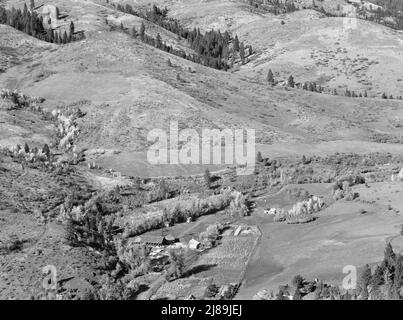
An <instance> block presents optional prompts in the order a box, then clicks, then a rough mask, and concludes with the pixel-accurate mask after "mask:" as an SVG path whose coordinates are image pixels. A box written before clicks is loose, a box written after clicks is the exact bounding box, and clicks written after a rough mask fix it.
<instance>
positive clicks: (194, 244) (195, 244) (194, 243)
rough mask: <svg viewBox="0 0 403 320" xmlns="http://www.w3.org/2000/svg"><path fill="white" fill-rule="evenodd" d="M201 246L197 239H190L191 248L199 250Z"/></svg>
mask: <svg viewBox="0 0 403 320" xmlns="http://www.w3.org/2000/svg"><path fill="white" fill-rule="evenodd" d="M199 248H200V242H199V241H197V240H195V239H190V240H189V249H192V250H197V249H199Z"/></svg>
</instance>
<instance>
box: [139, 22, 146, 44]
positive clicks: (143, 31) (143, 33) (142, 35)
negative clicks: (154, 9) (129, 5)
mask: <svg viewBox="0 0 403 320" xmlns="http://www.w3.org/2000/svg"><path fill="white" fill-rule="evenodd" d="M145 31H146V26H145V25H144V22H142V23H141V26H140V39H141V41H144V36H145Z"/></svg>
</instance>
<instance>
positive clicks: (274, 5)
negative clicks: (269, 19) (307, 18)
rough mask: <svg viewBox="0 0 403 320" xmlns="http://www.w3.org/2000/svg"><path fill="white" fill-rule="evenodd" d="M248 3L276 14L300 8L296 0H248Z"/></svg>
mask: <svg viewBox="0 0 403 320" xmlns="http://www.w3.org/2000/svg"><path fill="white" fill-rule="evenodd" d="M248 3H249V5H251V6H253V7H255V8H260V9H263V10H265V11H267V12H270V13H273V14H275V15H278V14H283V13H288V12H294V11H297V10H299V8H298V7H297V6H296V5H295V4H294V1H280V0H248Z"/></svg>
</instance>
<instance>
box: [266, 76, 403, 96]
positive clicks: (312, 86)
mask: <svg viewBox="0 0 403 320" xmlns="http://www.w3.org/2000/svg"><path fill="white" fill-rule="evenodd" d="M266 81H267V82H268V83H269V84H270V85H272V86H277V85H280V86H287V87H290V88H296V89H302V90H305V91H311V92H317V93H327V94H330V93H331V94H333V95H335V96H338V95H344V96H345V97H349V98H368V93H367V91H364V93H362V92H359V93H358V92H355V91H354V90H349V89H346V90H345V91H344V93H340V94H339V92H338V91H337V90H336V89H333V90H332V91H329V90H327V91H325V88H323V87H322V86H321V85H318V84H316V82H310V81H306V82H304V83H302V82H295V80H294V77H293V76H292V75H290V76H289V78H288V79H287V81H277V80H276V79H275V78H274V74H273V72H272V70H271V69H269V71H268V73H267V77H266ZM381 98H382V99H389V100H403V97H402V96H393V95H389V96H388V95H387V94H386V93H385V92H384V93H382V95H381Z"/></svg>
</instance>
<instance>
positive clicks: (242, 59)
mask: <svg viewBox="0 0 403 320" xmlns="http://www.w3.org/2000/svg"><path fill="white" fill-rule="evenodd" d="M239 56H240V57H241V62H242V64H244V63H245V46H244V44H243V42H241V45H240V47H239Z"/></svg>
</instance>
